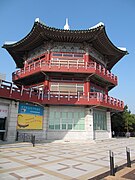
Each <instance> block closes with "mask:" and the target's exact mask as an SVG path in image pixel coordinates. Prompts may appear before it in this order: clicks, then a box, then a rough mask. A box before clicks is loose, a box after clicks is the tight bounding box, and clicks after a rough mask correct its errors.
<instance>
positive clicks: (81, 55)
mask: <svg viewBox="0 0 135 180" xmlns="http://www.w3.org/2000/svg"><path fill="white" fill-rule="evenodd" d="M74 57H83V54H74Z"/></svg>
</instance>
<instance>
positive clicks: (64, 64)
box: [12, 59, 117, 85]
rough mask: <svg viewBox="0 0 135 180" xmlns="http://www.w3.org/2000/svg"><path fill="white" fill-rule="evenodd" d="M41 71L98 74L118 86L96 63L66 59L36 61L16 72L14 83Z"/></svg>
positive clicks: (111, 76)
mask: <svg viewBox="0 0 135 180" xmlns="http://www.w3.org/2000/svg"><path fill="white" fill-rule="evenodd" d="M40 71H46V72H73V73H87V74H96V75H98V76H100V77H101V78H103V79H106V80H107V81H109V82H111V83H113V84H115V85H117V77H116V76H115V75H114V74H112V73H111V72H109V71H108V70H106V69H105V68H104V67H102V66H101V65H99V64H97V63H96V62H89V63H88V62H86V63H79V60H76V62H75V61H74V62H71V61H68V60H66V59H65V60H63V61H61V60H51V61H45V60H44V59H42V60H39V61H36V62H34V63H31V64H29V65H27V66H26V67H24V68H22V69H20V70H17V71H16V72H14V73H13V75H12V78H13V81H16V80H18V79H20V78H24V77H26V76H29V75H32V74H35V73H38V72H40Z"/></svg>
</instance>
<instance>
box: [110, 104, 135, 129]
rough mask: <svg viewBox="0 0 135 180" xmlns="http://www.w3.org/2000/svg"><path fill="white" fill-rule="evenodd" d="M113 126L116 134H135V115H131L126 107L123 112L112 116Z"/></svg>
mask: <svg viewBox="0 0 135 180" xmlns="http://www.w3.org/2000/svg"><path fill="white" fill-rule="evenodd" d="M111 124H112V131H114V132H128V131H130V132H133V131H135V115H134V114H131V111H130V110H128V106H127V105H126V106H125V107H124V111H123V112H117V113H113V114H112V117H111Z"/></svg>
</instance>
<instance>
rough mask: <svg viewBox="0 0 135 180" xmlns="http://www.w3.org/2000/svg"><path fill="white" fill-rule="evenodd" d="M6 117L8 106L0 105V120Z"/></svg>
mask: <svg viewBox="0 0 135 180" xmlns="http://www.w3.org/2000/svg"><path fill="white" fill-rule="evenodd" d="M7 116H8V106H6V105H0V118H5V117H7Z"/></svg>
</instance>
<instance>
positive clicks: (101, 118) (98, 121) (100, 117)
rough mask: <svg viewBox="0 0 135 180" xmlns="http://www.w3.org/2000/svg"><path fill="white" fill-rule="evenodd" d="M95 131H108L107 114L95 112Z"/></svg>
mask: <svg viewBox="0 0 135 180" xmlns="http://www.w3.org/2000/svg"><path fill="white" fill-rule="evenodd" d="M93 119H94V130H107V120H106V112H104V111H97V110H96V111H94V115H93Z"/></svg>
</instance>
